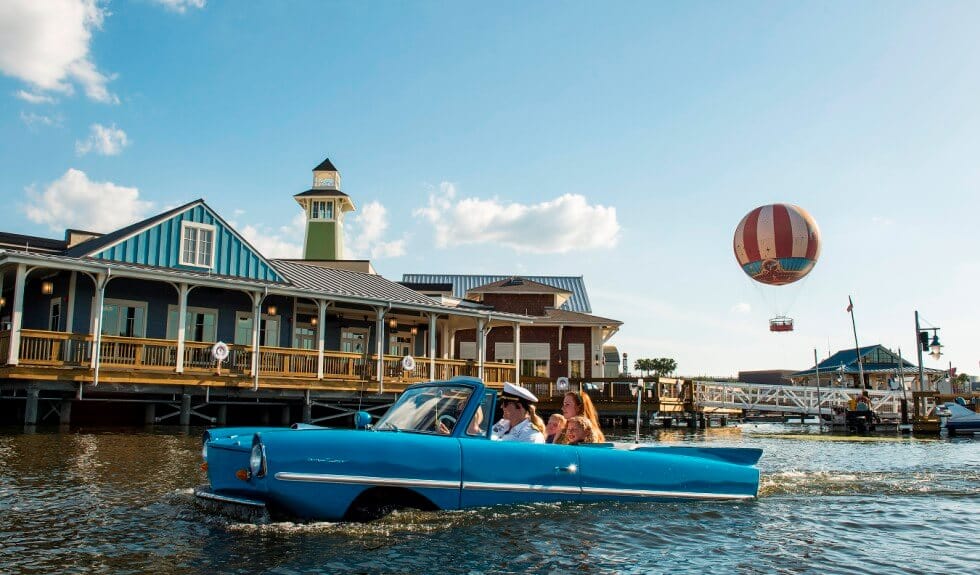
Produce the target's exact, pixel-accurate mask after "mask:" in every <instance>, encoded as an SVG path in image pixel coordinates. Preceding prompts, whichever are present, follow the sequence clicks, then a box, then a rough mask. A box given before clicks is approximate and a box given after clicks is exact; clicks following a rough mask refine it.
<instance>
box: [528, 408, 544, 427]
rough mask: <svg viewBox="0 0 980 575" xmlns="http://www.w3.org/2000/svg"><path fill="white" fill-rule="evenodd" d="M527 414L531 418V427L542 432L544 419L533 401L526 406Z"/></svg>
mask: <svg viewBox="0 0 980 575" xmlns="http://www.w3.org/2000/svg"><path fill="white" fill-rule="evenodd" d="M527 416H528V417H529V418H530V419H531V427H533V428H534V429H537V430H538V431H540V432H541V433H544V420H543V419H541V416H540V415H538V409H537V406H535V405H534V404H533V403H532V404H531V405H529V406H528V408H527Z"/></svg>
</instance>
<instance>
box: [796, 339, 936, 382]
mask: <svg viewBox="0 0 980 575" xmlns="http://www.w3.org/2000/svg"><path fill="white" fill-rule="evenodd" d="M859 351H860V353H861V357H862V358H865V357H867V356H868V355H870V354H871V352H873V351H879V356H881V355H884V356H888V357H890V358H892V359H893V360H894V361H889V362H881V363H871V362H868V361H867V360H863V359H862V363H863V365H862V366H861V368H858V362H857V358H858V354H857V353H855V351H854V349H842V350H840V351H838V352H837V353H835V354H833V355H832V356H830V357H828V358H827V359H825V360H823V361H821V362H820V363H818V364H817V366H814V367H811V368H810V369H806V370H803V371H797V372H795V373H791V374H789V377H803V376H806V375H814V374H815V373H816V367H819V368H820V372H821V373H829V372H840V371H843V372H844V373H846V374H848V375H855V374H858V373H860V372H861V371H862V370H863V371H864V373H894V372H897V371H898V355H897V354H895V353H894V352H892V351H891V350H889V349H888V348H886V347H884V346H882V345H881V344H875V345H869V346H865V347H862V348H860V349H859ZM841 366H843V370H842V369H841ZM902 369H903V370H904V371H906V372H907V373H909V374H910V375H911V374H912V373H913V372H917V371H918V370H919V366H917V365H915V364H914V363H911V362H909V361H908V360H905V359H904V358H903V359H902ZM923 371H924V372H926V373H940V372H941V371H942V370H938V369H932V368H928V367H926V368H923Z"/></svg>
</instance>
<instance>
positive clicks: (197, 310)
mask: <svg viewBox="0 0 980 575" xmlns="http://www.w3.org/2000/svg"><path fill="white" fill-rule="evenodd" d="M179 311H180V308H179V307H178V306H175V305H171V306H168V307H167V339H177V328H178V322H177V314H178V313H179ZM217 340H218V310H216V309H211V308H203V307H189V308H187V315H186V316H185V318H184V341H208V342H211V341H217Z"/></svg>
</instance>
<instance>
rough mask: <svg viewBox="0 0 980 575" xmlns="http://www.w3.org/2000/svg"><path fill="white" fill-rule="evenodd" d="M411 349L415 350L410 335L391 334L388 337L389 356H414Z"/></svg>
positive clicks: (413, 339)
mask: <svg viewBox="0 0 980 575" xmlns="http://www.w3.org/2000/svg"><path fill="white" fill-rule="evenodd" d="M413 349H415V338H413V337H412V336H411V335H398V334H397V333H393V334H391V335H390V336H389V337H388V353H389V354H390V355H400V356H406V355H415V354H414V353H412V350H413Z"/></svg>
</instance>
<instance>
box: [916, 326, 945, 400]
mask: <svg viewBox="0 0 980 575" xmlns="http://www.w3.org/2000/svg"><path fill="white" fill-rule="evenodd" d="M929 331H932V342H930V341H929ZM915 340H916V341H915V349H916V351H917V352H918V354H919V391H926V380H925V368H924V367H923V366H922V352H923V350H925V349H927V348H928V349H929V355H931V356H932V357H933V358H934V359H939V356H941V355H942V347H943V346H942V345H941V344H940V343H939V328H938V327H927V328H925V330H923V329H922V328H921V327H920V326H919V310H915ZM920 400H921V409H920ZM924 411H925V398H921V397H920V398H919V399H917V400H916V401H915V414H916V416H918V415H919V414H920V413H923V412H924Z"/></svg>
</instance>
